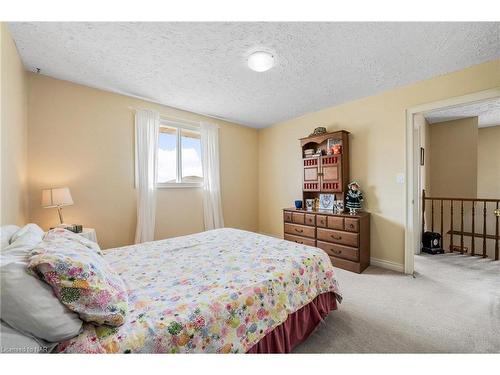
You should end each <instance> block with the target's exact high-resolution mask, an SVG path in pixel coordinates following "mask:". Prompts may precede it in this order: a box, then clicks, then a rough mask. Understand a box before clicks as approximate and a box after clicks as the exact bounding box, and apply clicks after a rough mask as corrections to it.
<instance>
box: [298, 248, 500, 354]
mask: <svg viewBox="0 0 500 375" xmlns="http://www.w3.org/2000/svg"><path fill="white" fill-rule="evenodd" d="M415 270H416V274H415V278H413V277H411V276H407V275H402V274H398V273H396V272H392V271H388V270H383V269H381V268H378V267H373V266H371V267H369V268H368V269H367V270H366V271H365V272H364V273H363V274H361V275H357V274H354V273H350V272H347V271H344V270H340V269H339V270H337V279H338V280H339V283H340V288H341V290H342V292H343V295H344V301H343V302H342V304H341V305H340V306H339V309H338V310H337V311H332V312H331V313H330V315H329V316H328V317H327V318H326V319H325V322H324V323H323V324H321V325H320V326H319V327H318V328H317V329H316V331H315V332H314V333H313V334H312V335H311V336H310V337H309V339H308V340H307V341H306V342H304V343H303V344H301V345H300V346H298V347H297V348H296V349H295V352H296V353H422V352H423V353H469V352H471V353H472V352H474V353H485V352H488V353H500V261H496V262H495V261H491V260H487V259H482V258H479V257H474V258H473V257H469V256H463V255H458V254H445V255H434V256H432V255H419V256H416V257H415Z"/></svg>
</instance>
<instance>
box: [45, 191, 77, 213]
mask: <svg viewBox="0 0 500 375" xmlns="http://www.w3.org/2000/svg"><path fill="white" fill-rule="evenodd" d="M72 204H73V198H71V193H70V192H69V188H67V187H63V188H50V189H43V190H42V207H45V208H49V207H58V206H71V205H72Z"/></svg>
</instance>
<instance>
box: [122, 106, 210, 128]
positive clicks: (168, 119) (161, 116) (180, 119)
mask: <svg viewBox="0 0 500 375" xmlns="http://www.w3.org/2000/svg"><path fill="white" fill-rule="evenodd" d="M128 108H129V109H132V110H134V111H137V110H140V109H143V110H147V111H150V110H151V109H149V108H139V107H128ZM160 118H161V119H163V120H167V121H181V122H187V123H191V124H195V125H198V126H199V125H200V123H201V121H193V120H187V119H184V118H182V117H175V116H163V115H161V114H160Z"/></svg>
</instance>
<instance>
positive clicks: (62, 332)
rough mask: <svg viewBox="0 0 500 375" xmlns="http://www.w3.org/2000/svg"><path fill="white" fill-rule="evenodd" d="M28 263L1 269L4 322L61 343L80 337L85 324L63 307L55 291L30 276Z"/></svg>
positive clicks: (32, 334) (10, 264) (5, 266)
mask: <svg viewBox="0 0 500 375" xmlns="http://www.w3.org/2000/svg"><path fill="white" fill-rule="evenodd" d="M26 266H27V263H26V262H16V261H15V262H10V263H8V264H2V266H1V267H0V276H1V298H2V304H1V309H0V316H1V319H2V320H3V321H4V322H6V323H7V324H9V325H10V326H11V327H13V328H15V329H16V330H18V331H20V332H22V333H24V334H25V335H29V336H34V337H36V338H39V339H43V340H45V341H48V342H55V343H57V342H60V341H63V340H68V339H70V338H72V337H75V336H76V335H78V334H79V333H80V331H81V328H82V324H83V322H82V321H81V320H80V318H79V317H78V315H77V314H75V313H74V312H72V311H71V310H69V309H68V308H67V307H66V306H64V305H63V304H62V303H61V302H60V301H59V300H58V299H57V297H56V296H55V295H54V292H53V291H52V288H51V287H50V286H49V285H47V284H46V283H44V282H43V281H41V280H39V279H38V278H36V277H35V276H33V275H31V274H29V273H28V272H27V269H26Z"/></svg>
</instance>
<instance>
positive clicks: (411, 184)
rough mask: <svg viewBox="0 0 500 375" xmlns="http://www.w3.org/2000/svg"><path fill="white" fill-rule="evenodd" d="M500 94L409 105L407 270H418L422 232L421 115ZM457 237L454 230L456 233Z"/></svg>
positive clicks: (489, 92) (493, 91) (490, 92)
mask: <svg viewBox="0 0 500 375" xmlns="http://www.w3.org/2000/svg"><path fill="white" fill-rule="evenodd" d="M499 97H500V88H495V89H491V90H486V91H481V92H477V93H474V94H469V95H464V96H460V97H455V98H451V99H446V100H442V101H438V102H433V103H428V104H424V105H420V106H417V107H413V108H409V109H407V111H406V204H405V208H406V212H405V218H406V223H405V260H404V262H405V265H404V271H405V273H406V274H414V271H415V265H414V255H415V254H418V253H419V252H420V247H421V233H422V223H423V220H422V218H423V216H422V209H423V204H422V202H423V199H422V198H423V197H422V195H423V194H422V190H421V187H422V179H423V176H422V172H421V158H422V143H423V142H422V132H423V129H422V124H421V122H420V123H419V121H418V116H419V115H423V114H425V113H429V112H431V111H437V110H442V109H450V108H455V107H459V106H463V105H467V104H473V103H480V102H483V101H486V100H492V99H495V98H499ZM452 237H453V234H452Z"/></svg>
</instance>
